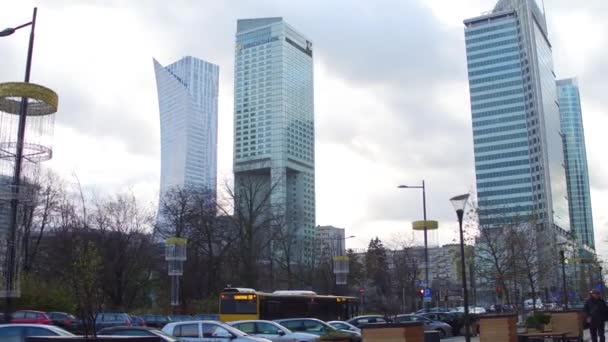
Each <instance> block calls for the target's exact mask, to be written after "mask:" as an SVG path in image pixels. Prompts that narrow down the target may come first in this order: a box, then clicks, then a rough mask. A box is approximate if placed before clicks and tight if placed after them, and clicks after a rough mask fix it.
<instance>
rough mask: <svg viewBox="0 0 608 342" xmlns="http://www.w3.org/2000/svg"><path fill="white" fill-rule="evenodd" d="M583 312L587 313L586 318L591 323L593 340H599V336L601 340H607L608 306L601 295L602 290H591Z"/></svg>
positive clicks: (596, 341) (590, 329) (590, 330)
mask: <svg viewBox="0 0 608 342" xmlns="http://www.w3.org/2000/svg"><path fill="white" fill-rule="evenodd" d="M583 312H584V313H585V320H586V322H587V324H588V325H589V332H590V333H591V341H592V342H598V339H597V338H598V336H599V338H600V339H599V342H605V341H606V337H604V324H605V323H606V318H607V316H608V308H607V307H606V302H605V301H604V299H603V298H602V297H601V295H600V291H598V290H591V291H590V292H589V298H588V299H587V301H586V302H585V307H584V308H583Z"/></svg>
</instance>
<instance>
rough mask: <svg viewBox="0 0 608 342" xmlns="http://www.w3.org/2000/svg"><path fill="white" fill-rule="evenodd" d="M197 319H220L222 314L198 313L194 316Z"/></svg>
mask: <svg viewBox="0 0 608 342" xmlns="http://www.w3.org/2000/svg"><path fill="white" fill-rule="evenodd" d="M192 318H193V319H195V320H197V321H219V320H220V315H218V314H196V315H194V316H192Z"/></svg>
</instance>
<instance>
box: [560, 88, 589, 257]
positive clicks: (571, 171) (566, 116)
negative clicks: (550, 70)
mask: <svg viewBox="0 0 608 342" xmlns="http://www.w3.org/2000/svg"><path fill="white" fill-rule="evenodd" d="M557 95H558V98H559V113H560V117H561V127H562V134H563V138H564V155H565V157H566V177H567V181H568V205H569V208H570V225H571V227H572V232H573V233H574V238H575V239H576V240H578V241H579V242H580V243H582V244H584V245H586V246H588V247H590V248H592V249H595V239H594V236H593V215H592V212H591V194H590V191H589V171H588V170H587V149H586V147H585V131H584V129H583V114H582V111H581V98H580V94H579V90H578V84H577V82H576V79H573V78H568V79H564V80H558V81H557Z"/></svg>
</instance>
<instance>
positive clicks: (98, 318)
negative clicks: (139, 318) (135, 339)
mask: <svg viewBox="0 0 608 342" xmlns="http://www.w3.org/2000/svg"><path fill="white" fill-rule="evenodd" d="M132 325H133V323H132V322H131V317H130V316H129V314H126V313H124V312H99V313H97V315H95V328H96V329H97V331H99V330H101V329H103V328H110V327H118V326H132Z"/></svg>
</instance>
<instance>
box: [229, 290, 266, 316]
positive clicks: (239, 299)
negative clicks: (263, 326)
mask: <svg viewBox="0 0 608 342" xmlns="http://www.w3.org/2000/svg"><path fill="white" fill-rule="evenodd" d="M220 312H221V313H222V314H257V312H258V300H257V296H256V295H242V294H234V295H233V294H223V295H222V298H221V301H220Z"/></svg>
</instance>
